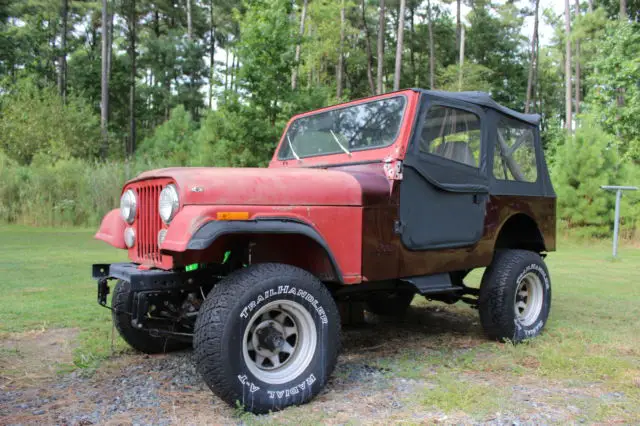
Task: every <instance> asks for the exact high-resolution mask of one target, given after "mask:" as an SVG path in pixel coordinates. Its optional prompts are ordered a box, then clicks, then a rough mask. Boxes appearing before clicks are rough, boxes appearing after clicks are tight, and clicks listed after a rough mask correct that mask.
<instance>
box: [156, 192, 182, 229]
mask: <svg viewBox="0 0 640 426" xmlns="http://www.w3.org/2000/svg"><path fill="white" fill-rule="evenodd" d="M179 206H180V200H179V199H178V190H177V189H176V186H175V185H167V186H165V187H164V189H163V190H162V192H160V198H159V199H158V211H159V212H160V217H161V218H162V220H163V221H164V223H169V222H171V219H173V217H174V216H175V215H176V213H177V212H178V207H179Z"/></svg>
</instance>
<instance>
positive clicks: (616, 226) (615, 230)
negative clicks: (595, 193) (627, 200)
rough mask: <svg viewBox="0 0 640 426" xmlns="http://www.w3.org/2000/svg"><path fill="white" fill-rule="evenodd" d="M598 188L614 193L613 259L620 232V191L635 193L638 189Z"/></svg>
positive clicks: (615, 254)
mask: <svg viewBox="0 0 640 426" xmlns="http://www.w3.org/2000/svg"><path fill="white" fill-rule="evenodd" d="M600 188H602V189H604V190H606V191H616V212H615V218H614V222H613V257H616V256H617V255H618V233H619V231H620V199H621V198H622V191H636V190H637V189H638V188H637V187H635V186H610V185H605V186H601V187H600Z"/></svg>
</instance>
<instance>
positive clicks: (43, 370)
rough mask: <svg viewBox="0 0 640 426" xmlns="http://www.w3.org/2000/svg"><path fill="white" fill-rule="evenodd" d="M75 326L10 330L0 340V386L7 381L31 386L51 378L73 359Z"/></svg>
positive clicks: (6, 384) (4, 384)
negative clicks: (19, 330) (22, 331)
mask: <svg viewBox="0 0 640 426" xmlns="http://www.w3.org/2000/svg"><path fill="white" fill-rule="evenodd" d="M77 334H78V330H77V329H75V328H60V329H51V330H32V331H27V332H24V333H10V334H7V335H5V336H3V338H2V340H0V389H3V387H5V386H8V385H9V384H14V385H22V386H30V385H32V384H34V383H37V382H40V381H42V380H47V379H51V378H53V377H54V376H55V375H56V372H57V371H58V370H59V369H60V367H61V366H62V365H65V364H67V365H68V364H71V363H72V362H73V349H74V348H75V347H76V336H77Z"/></svg>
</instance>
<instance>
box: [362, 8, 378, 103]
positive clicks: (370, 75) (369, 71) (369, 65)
mask: <svg viewBox="0 0 640 426" xmlns="http://www.w3.org/2000/svg"><path fill="white" fill-rule="evenodd" d="M362 28H363V29H364V35H365V43H366V45H367V80H368V81H369V90H371V94H372V95H375V94H376V86H375V83H374V81H373V53H372V51H371V34H369V27H368V26H367V3H366V0H362Z"/></svg>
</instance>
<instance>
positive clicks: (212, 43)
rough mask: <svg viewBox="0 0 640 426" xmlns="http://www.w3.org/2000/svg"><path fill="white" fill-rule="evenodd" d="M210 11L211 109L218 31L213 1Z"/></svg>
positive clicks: (210, 105) (211, 106) (211, 104)
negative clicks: (214, 18) (214, 19)
mask: <svg viewBox="0 0 640 426" xmlns="http://www.w3.org/2000/svg"><path fill="white" fill-rule="evenodd" d="M210 7H211V8H210V9H209V33H210V37H211V40H210V43H209V109H212V108H213V82H214V81H215V77H216V76H215V69H216V68H215V53H216V38H215V35H216V29H215V26H214V25H213V0H211V3H210Z"/></svg>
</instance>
